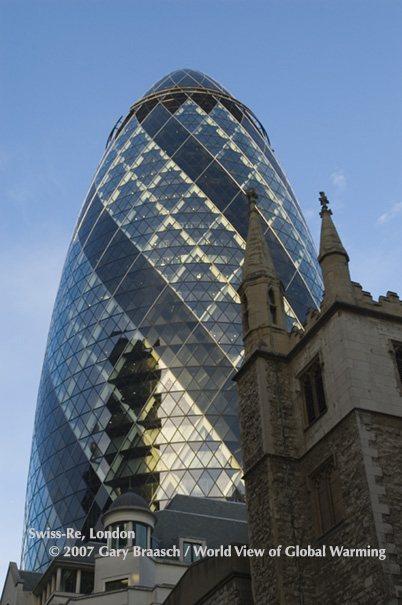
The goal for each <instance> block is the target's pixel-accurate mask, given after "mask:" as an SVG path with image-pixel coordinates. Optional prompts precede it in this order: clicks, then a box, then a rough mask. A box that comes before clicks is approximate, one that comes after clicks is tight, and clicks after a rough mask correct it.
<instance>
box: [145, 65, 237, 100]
mask: <svg viewBox="0 0 402 605" xmlns="http://www.w3.org/2000/svg"><path fill="white" fill-rule="evenodd" d="M172 88H204V89H205V88H207V89H210V90H219V91H220V92H223V93H225V94H226V95H229V96H232V95H231V94H230V92H229V91H228V90H226V88H224V87H223V86H221V84H219V82H217V81H216V80H214V79H213V78H211V77H210V76H207V75H206V74H203V73H202V72H201V71H196V70H195V69H176V70H175V71H171V72H170V73H168V74H167V75H166V76H163V78H160V80H158V81H157V82H155V84H154V85H153V86H151V88H149V89H148V90H147V91H146V93H145V94H144V95H143V96H142V99H143V98H144V97H148V96H149V95H151V94H154V93H157V92H161V91H163V90H170V89H172Z"/></svg>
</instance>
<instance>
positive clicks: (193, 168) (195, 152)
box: [173, 136, 213, 181]
mask: <svg viewBox="0 0 402 605" xmlns="http://www.w3.org/2000/svg"><path fill="white" fill-rule="evenodd" d="M173 160H174V161H175V162H176V164H177V165H178V166H180V168H181V169H182V170H184V172H186V173H187V174H188V176H189V177H190V178H191V179H192V180H193V181H195V180H196V179H197V177H198V176H199V175H200V174H201V173H202V172H203V171H204V170H205V168H206V167H207V166H208V165H209V164H210V163H211V162H212V160H213V157H212V155H211V154H210V153H208V151H207V150H206V149H205V148H204V147H203V146H202V145H201V144H200V143H198V142H197V140H196V139H195V138H194V137H193V136H190V138H189V139H188V140H187V141H186V142H185V143H184V145H182V147H181V148H180V149H179V150H178V151H177V152H176V153H175V154H174V156H173Z"/></svg>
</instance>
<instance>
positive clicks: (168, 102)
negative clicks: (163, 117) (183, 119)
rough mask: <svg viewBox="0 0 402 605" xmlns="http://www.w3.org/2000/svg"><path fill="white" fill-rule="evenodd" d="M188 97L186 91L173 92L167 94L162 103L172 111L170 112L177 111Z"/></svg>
mask: <svg viewBox="0 0 402 605" xmlns="http://www.w3.org/2000/svg"><path fill="white" fill-rule="evenodd" d="M187 98H188V97H187V95H186V94H184V93H172V94H169V95H166V97H164V99H163V101H162V103H163V106H164V107H166V109H168V110H169V111H170V113H175V112H176V111H177V110H178V109H179V108H180V107H181V106H182V105H183V103H184V102H185V101H186V100H187Z"/></svg>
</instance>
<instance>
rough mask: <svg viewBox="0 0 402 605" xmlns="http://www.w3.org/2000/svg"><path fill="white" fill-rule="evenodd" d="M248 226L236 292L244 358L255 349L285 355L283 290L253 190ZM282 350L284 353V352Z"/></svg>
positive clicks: (286, 343) (286, 341)
mask: <svg viewBox="0 0 402 605" xmlns="http://www.w3.org/2000/svg"><path fill="white" fill-rule="evenodd" d="M247 197H248V200H249V203H250V213H249V216H250V222H249V228H248V234H247V242H246V253H245V257H244V265H243V275H242V282H241V284H240V288H239V290H238V292H239V295H240V301H241V307H242V317H243V340H244V346H245V350H246V357H249V356H250V355H251V353H252V352H253V351H254V350H255V349H258V348H265V349H268V350H270V351H275V352H277V353H285V352H287V346H288V334H287V332H286V317H285V312H284V308H283V288H282V284H281V282H280V280H279V277H278V275H277V273H276V271H275V267H274V263H273V261H272V257H271V253H270V251H269V248H268V245H267V242H266V241H265V237H264V234H263V232H262V228H261V222H260V217H259V212H258V210H257V207H256V204H255V202H256V200H257V195H256V193H255V191H254V189H249V190H248V191H247ZM285 349H286V350H285Z"/></svg>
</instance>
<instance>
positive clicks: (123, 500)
mask: <svg viewBox="0 0 402 605" xmlns="http://www.w3.org/2000/svg"><path fill="white" fill-rule="evenodd" d="M116 508H145V509H147V510H150V508H149V505H148V503H147V501H146V500H144V498H142V496H139V495H138V494H136V493H134V492H130V491H128V492H126V493H125V494H122V495H121V496H118V497H117V498H116V500H114V501H113V502H112V504H111V505H110V507H109V511H111V510H115V509H116Z"/></svg>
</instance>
